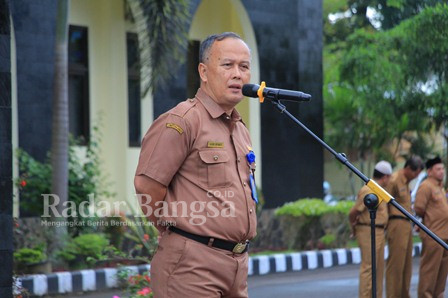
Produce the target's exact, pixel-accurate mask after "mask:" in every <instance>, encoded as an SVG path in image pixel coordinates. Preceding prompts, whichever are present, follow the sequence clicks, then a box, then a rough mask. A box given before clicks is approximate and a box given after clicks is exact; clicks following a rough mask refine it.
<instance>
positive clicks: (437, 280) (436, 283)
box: [418, 234, 448, 298]
mask: <svg viewBox="0 0 448 298" xmlns="http://www.w3.org/2000/svg"><path fill="white" fill-rule="evenodd" d="M420 237H421V238H422V245H423V249H422V256H421V258H420V271H419V279H418V297H419V298H443V297H444V292H445V285H446V278H447V275H448V252H447V251H446V250H445V249H444V248H443V247H442V246H440V244H438V243H437V242H435V241H434V240H433V239H432V238H430V237H429V236H428V235H423V234H421V235H420Z"/></svg>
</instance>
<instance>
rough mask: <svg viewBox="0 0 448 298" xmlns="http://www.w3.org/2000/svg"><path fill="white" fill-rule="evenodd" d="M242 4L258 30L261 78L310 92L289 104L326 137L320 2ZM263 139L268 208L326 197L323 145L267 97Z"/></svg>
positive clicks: (292, 0) (291, 0)
mask: <svg viewBox="0 0 448 298" xmlns="http://www.w3.org/2000/svg"><path fill="white" fill-rule="evenodd" d="M261 2H263V4H262V5H260V4H261ZM243 3H244V6H245V7H246V10H247V12H248V14H249V17H250V19H251V22H252V26H253V28H254V30H255V35H256V39H257V45H258V55H259V57H260V78H261V80H262V81H265V82H266V84H267V86H270V87H274V88H282V89H291V90H300V91H303V92H306V93H309V94H311V95H312V99H311V101H310V102H306V103H300V104H298V103H285V105H286V107H287V109H288V111H289V112H290V113H291V114H293V115H294V116H295V117H297V118H298V119H299V120H300V121H301V122H302V123H303V124H305V125H306V126H307V127H308V128H309V129H311V131H313V132H314V133H315V134H316V135H317V136H319V137H320V138H322V135H323V124H322V123H323V118H322V109H323V107H322V36H323V33H322V2H321V1H305V0H299V1H297V0H282V1H275V2H266V1H251V0H243ZM261 143H262V148H263V151H262V163H263V178H262V179H263V193H264V197H265V198H266V202H265V207H267V208H275V207H277V206H281V205H282V204H283V203H285V202H288V201H293V200H297V199H299V198H305V197H320V198H321V197H322V196H323V190H322V182H323V149H322V147H321V145H320V144H319V143H318V142H317V141H315V140H314V139H313V138H312V137H310V136H309V135H308V134H307V133H306V132H305V131H304V130H303V129H302V128H300V127H299V126H298V125H296V124H295V123H293V122H292V121H291V120H290V119H287V117H286V116H285V115H281V114H280V113H279V112H278V111H277V109H276V108H275V107H274V106H273V105H272V104H270V103H269V102H265V103H264V104H262V106H261Z"/></svg>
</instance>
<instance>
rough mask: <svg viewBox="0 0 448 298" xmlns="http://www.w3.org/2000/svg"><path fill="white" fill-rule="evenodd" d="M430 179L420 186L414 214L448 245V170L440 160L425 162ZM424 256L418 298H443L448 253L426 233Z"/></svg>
mask: <svg viewBox="0 0 448 298" xmlns="http://www.w3.org/2000/svg"><path fill="white" fill-rule="evenodd" d="M426 169H427V173H428V178H426V180H425V181H423V182H422V184H421V185H420V187H419V189H418V191H417V196H416V197H415V204H414V209H415V213H416V214H417V215H418V216H420V217H421V218H422V219H423V224H424V225H425V226H427V227H428V228H429V229H430V230H431V231H432V232H434V234H436V235H437V236H439V237H440V238H441V239H442V240H443V241H445V242H447V241H448V203H447V198H446V192H445V189H443V178H444V177H445V166H444V165H443V163H442V160H441V159H440V158H439V157H436V158H433V159H430V160H428V161H427V162H426ZM420 238H421V239H422V256H421V258H420V271H419V279H418V297H419V298H432V297H437V298H439V297H444V292H445V285H446V278H447V275H448V251H446V250H445V248H443V247H442V246H440V245H439V244H438V243H437V242H435V241H434V240H433V239H432V238H431V237H429V236H428V235H427V234H426V233H425V232H423V231H420Z"/></svg>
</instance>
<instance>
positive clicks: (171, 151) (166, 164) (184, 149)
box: [135, 113, 190, 186]
mask: <svg viewBox="0 0 448 298" xmlns="http://www.w3.org/2000/svg"><path fill="white" fill-rule="evenodd" d="M189 135H190V133H189V129H188V127H187V123H186V121H185V119H184V118H182V117H180V116H177V115H173V114H168V113H167V114H163V115H161V116H160V117H159V118H157V120H156V121H154V123H153V124H152V125H151V127H150V128H149V130H148V132H147V133H146V135H145V137H144V138H143V140H142V148H141V152H140V158H139V161H138V166H137V171H136V173H135V175H136V176H138V175H145V176H147V177H149V178H152V179H154V180H156V181H158V182H159V183H161V184H163V185H165V186H168V185H169V184H170V182H171V180H172V179H173V177H174V175H175V174H176V172H177V171H178V170H179V168H180V167H181V166H182V164H183V162H184V160H185V158H186V157H187V155H188V152H189Z"/></svg>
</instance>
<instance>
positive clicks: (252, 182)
mask: <svg viewBox="0 0 448 298" xmlns="http://www.w3.org/2000/svg"><path fill="white" fill-rule="evenodd" d="M246 159H247V162H248V163H249V168H250V175H249V182H250V190H251V192H252V199H253V200H254V201H255V203H257V204H258V195H257V187H256V185H255V177H254V172H255V153H254V152H253V151H252V150H250V151H249V153H247V154H246Z"/></svg>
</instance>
